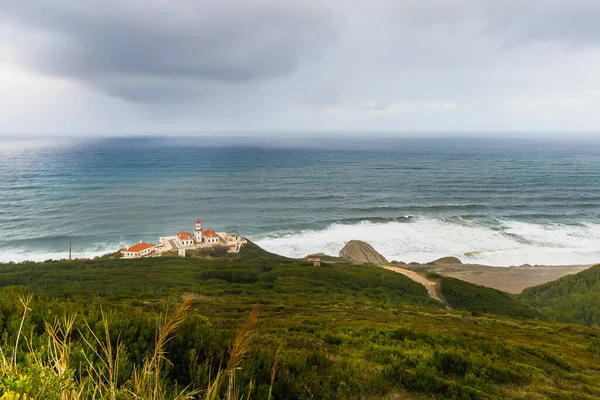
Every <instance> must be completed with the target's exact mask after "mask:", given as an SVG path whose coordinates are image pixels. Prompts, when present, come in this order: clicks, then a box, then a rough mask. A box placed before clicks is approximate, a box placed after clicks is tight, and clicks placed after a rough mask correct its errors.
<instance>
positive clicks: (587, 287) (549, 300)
mask: <svg viewBox="0 0 600 400" xmlns="http://www.w3.org/2000/svg"><path fill="white" fill-rule="evenodd" d="M519 299H520V300H521V301H522V302H523V303H526V304H529V305H531V306H533V307H536V308H538V309H540V310H542V312H544V313H545V314H547V315H548V316H550V317H552V318H553V319H555V320H557V321H562V322H577V323H581V324H586V325H594V324H596V325H600V265H596V266H595V267H591V268H589V269H587V270H585V271H581V272H579V273H577V274H575V275H567V276H565V277H562V278H560V279H558V280H556V281H553V282H548V283H545V284H543V285H539V286H534V287H531V288H527V289H525V290H524V291H523V292H522V293H521V295H520V296H519Z"/></svg>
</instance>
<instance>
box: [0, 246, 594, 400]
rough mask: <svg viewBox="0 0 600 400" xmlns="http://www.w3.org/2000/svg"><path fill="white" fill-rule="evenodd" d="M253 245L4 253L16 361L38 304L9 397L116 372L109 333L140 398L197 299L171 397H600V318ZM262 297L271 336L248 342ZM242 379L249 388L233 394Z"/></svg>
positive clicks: (7, 385)
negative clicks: (153, 254)
mask: <svg viewBox="0 0 600 400" xmlns="http://www.w3.org/2000/svg"><path fill="white" fill-rule="evenodd" d="M257 252H258V250H257ZM254 255H255V256H256V255H257V253H254ZM253 257H254V256H252V257H250V258H251V259H243V258H242V257H241V256H240V257H239V258H238V257H237V256H236V255H234V256H231V257H229V256H228V257H224V258H215V259H203V258H193V257H192V258H180V257H173V258H169V257H160V258H148V259H140V260H123V259H121V260H112V259H103V260H97V261H82V260H76V261H72V262H47V263H23V264H10V265H9V264H7V265H0V283H1V284H2V285H3V286H4V288H3V289H2V290H0V337H1V338H2V340H1V342H0V348H1V349H2V352H3V354H5V355H6V356H7V357H8V358H9V359H10V356H11V355H12V348H13V347H14V346H15V338H16V337H17V335H18V332H19V329H20V321H21V316H22V311H23V310H22V307H21V306H20V305H19V302H18V298H19V296H23V294H24V293H27V292H31V293H33V294H34V298H33V301H32V306H31V308H32V310H31V311H30V312H29V314H28V317H27V319H26V320H25V322H24V324H23V328H22V331H23V335H24V337H27V338H28V339H27V340H26V341H25V340H21V341H20V342H19V344H18V346H17V347H18V352H17V357H16V358H17V359H16V363H17V365H18V368H17V370H16V372H15V371H9V370H5V371H4V372H2V374H0V398H1V397H2V396H3V395H4V396H6V398H10V397H9V396H13V394H19V393H21V394H23V393H29V394H31V393H33V392H32V390H33V389H32V388H34V387H44V388H48V389H47V397H43V396H41V395H40V396H38V397H36V396H31V395H30V398H47V399H54V398H57V397H56V393H58V391H60V390H64V389H60V388H64V387H66V386H65V385H67V386H68V384H70V383H72V382H83V381H84V380H85V379H86V378H87V377H89V376H94V375H92V374H91V372H90V371H89V370H88V369H86V368H81V365H86V362H87V361H86V359H89V360H90V361H91V362H92V364H93V365H94V366H96V367H98V368H99V370H102V371H104V370H105V368H106V367H105V366H104V364H103V361H102V360H103V357H102V354H103V353H102V349H103V347H102V345H101V344H102V343H104V344H105V345H104V346H105V348H106V344H107V343H111V348H112V349H113V350H112V351H111V353H112V354H113V355H114V359H115V365H118V368H117V369H116V370H117V372H116V373H115V375H114V376H115V378H114V379H115V385H116V387H117V388H118V389H120V390H121V389H122V391H121V392H119V393H118V395H119V396H122V397H120V398H126V397H124V396H126V395H127V393H126V392H125V389H127V390H130V391H131V390H133V382H136V380H135V379H134V378H135V376H136V371H137V373H138V375H137V376H138V378H139V377H140V375H139V372H140V371H141V368H142V367H143V366H144V365H145V363H146V362H147V360H152V359H153V357H152V355H153V354H155V348H156V337H157V330H156V326H157V318H156V316H157V314H159V313H160V312H161V311H164V310H165V308H166V307H167V304H166V303H165V302H167V303H170V304H171V305H173V304H179V303H180V302H181V299H182V298H184V297H185V298H188V297H189V296H191V297H190V299H191V304H190V307H191V309H190V311H189V312H188V313H187V314H186V317H185V319H182V320H181V321H180V323H178V326H177V328H176V329H175V330H174V331H173V333H172V335H171V336H170V337H171V338H172V339H171V340H169V341H167V342H166V343H165V344H164V347H163V349H164V357H165V358H166V359H168V360H169V362H166V361H165V362H162V363H161V367H160V374H158V375H157V374H150V375H151V379H152V381H151V383H157V382H158V383H159V387H160V388H161V390H162V393H165V395H164V398H174V396H175V394H176V393H179V392H180V391H181V390H183V389H184V388H186V387H187V388H188V390H189V391H190V392H193V393H195V394H194V395H193V396H192V398H197V399H203V398H204V397H203V396H205V395H206V394H207V392H206V389H207V388H209V387H211V385H212V384H214V382H216V381H217V380H218V381H219V382H221V383H219V385H218V386H219V388H218V389H219V390H220V392H219V393H220V395H221V398H241V397H242V395H243V396H244V398H246V396H247V394H248V393H251V396H250V397H251V398H255V399H267V398H269V396H271V398H272V399H290V398H291V399H348V398H354V399H360V398H369V399H371V398H372V399H384V398H418V399H426V398H427V399H429V398H431V399H433V398H435V399H445V398H446V399H482V398H485V399H488V398H490V399H493V398H497V399H500V398H516V399H534V398H556V399H558V398H580V399H593V398H599V397H600V368H599V367H598V359H599V356H598V353H599V351H600V350H598V349H599V348H600V345H599V343H600V332H599V331H598V330H597V329H594V328H589V327H584V326H578V325H562V324H557V323H553V322H548V321H545V320H542V319H537V320H536V319H535V318H536V317H539V314H537V313H534V314H530V310H531V309H529V308H527V307H523V306H520V305H519V304H518V303H516V302H515V300H514V299H513V298H511V297H510V296H507V295H506V294H503V293H501V292H497V291H492V292H488V291H487V290H483V289H485V288H483V289H482V288H481V287H478V286H475V285H470V284H467V285H462V286H461V285H460V281H459V282H458V283H456V284H455V285H454V286H452V284H453V283H454V282H452V281H450V285H451V286H450V288H451V289H452V290H450V291H449V292H448V293H447V292H446V291H444V284H446V283H447V282H448V281H446V280H445V278H444V281H443V282H442V291H443V295H444V297H446V300H448V302H449V303H450V304H451V305H452V307H453V308H455V309H457V310H466V311H472V312H474V313H475V314H477V312H480V313H485V315H482V316H477V315H470V314H467V313H465V312H461V311H452V310H446V309H445V308H443V307H442V306H441V304H440V303H439V302H437V301H434V300H432V299H430V298H429V297H428V295H427V292H426V290H425V288H424V287H423V286H421V285H419V284H417V283H415V282H413V281H411V280H410V279H408V278H406V277H404V276H403V275H401V274H397V273H394V272H391V271H387V270H384V269H381V268H378V267H375V266H358V265H350V264H335V265H328V266H324V267H312V266H307V265H306V263H304V262H301V261H294V260H289V259H285V258H274V259H268V258H267V259H265V258H260V257H258V258H253ZM261 257H263V256H261ZM446 289H448V286H446ZM456 291H458V292H462V294H461V293H458V294H455V292H456ZM469 296H470V297H469ZM165 299H168V300H165ZM470 299H471V300H472V301H473V305H474V307H471V308H469V306H468V304H465V303H468V301H470ZM254 304H257V305H258V319H257V320H256V326H255V327H254V328H253V332H255V334H252V335H250V334H249V335H247V336H244V337H247V338H251V340H241V339H236V338H239V337H240V330H238V328H239V327H240V326H242V325H243V321H244V320H246V319H247V316H248V313H249V312H250V310H251V309H252V308H253V305H254ZM100 305H102V309H103V311H101V308H100ZM171 308H172V307H171ZM493 313H496V314H497V315H494V314H493ZM507 315H508V316H507ZM512 315H514V316H517V317H519V318H513V317H512ZM65 317H67V318H69V317H72V318H73V326H72V329H71V334H70V339H69V354H70V357H69V362H68V369H67V371H68V373H65V374H63V375H60V376H59V375H57V374H56V370H55V369H54V367H52V365H48V364H43V363H42V364H39V363H37V362H35V360H36V359H48V357H47V349H48V346H47V344H48V339H49V336H48V335H49V334H48V324H50V326H53V324H54V321H55V320H58V321H63V320H65ZM530 317H533V319H527V318H530ZM86 322H87V323H86ZM88 325H89V328H88ZM59 326H62V325H59ZM247 331H248V330H247ZM92 332H94V333H95V334H96V336H97V338H98V340H96V339H95V338H94V336H93V335H92ZM248 332H249V331H248ZM58 336H59V337H61V335H58ZM236 340H237V342H238V343H239V345H238V346H237V349H238V350H239V349H240V348H242V349H246V353H245V355H244V356H243V357H239V354H240V352H239V351H234V346H232V344H233V343H235V342H236ZM86 342H89V343H90V344H92V347H91V348H90V346H89V345H88V344H86ZM278 349H281V351H279V350H278ZM94 350H95V351H94ZM235 354H238V356H237V357H233V356H234V355H235ZM86 357H87V358H86ZM0 358H1V357H0ZM232 358H233V359H236V360H238V361H236V363H234V364H232V365H231V368H228V366H229V360H231V359H232ZM151 364H152V365H154V364H153V363H151ZM40 365H43V367H40ZM274 365H276V366H277V367H276V369H275V373H273V366H274ZM219 371H221V372H220V375H219ZM224 371H230V372H229V373H228V375H227V376H225V375H224V373H225V372H224ZM142 376H145V375H142ZM229 377H233V378H234V379H235V385H234V387H235V390H233V392H235V393H236V395H235V396H233V395H232V396H228V395H227V394H226V393H227V391H228V384H227V382H228V379H229ZM138 382H139V383H140V384H141V383H143V381H141V380H140V379H138ZM146 386H151V385H146ZM45 390H46V389H45ZM197 390H201V391H202V392H195V391H197ZM53 393H54V394H53ZM212 393H214V392H212ZM44 396H46V394H45V395H44ZM53 396H54V397H53ZM13 398H17V397H13ZM65 398H69V397H65ZM96 398H108V397H101V396H96ZM116 398H119V397H118V396H117V397H116Z"/></svg>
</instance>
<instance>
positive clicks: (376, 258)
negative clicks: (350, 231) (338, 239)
mask: <svg viewBox="0 0 600 400" xmlns="http://www.w3.org/2000/svg"><path fill="white" fill-rule="evenodd" d="M340 257H342V258H345V259H346V260H349V261H352V262H354V263H358V264H387V260H386V259H385V257H384V256H382V255H381V254H379V253H378V252H377V251H376V250H375V249H374V248H373V246H371V245H370V244H369V243H367V242H363V241H362V240H351V241H349V242H348V243H346V245H345V246H344V248H343V249H342V250H341V251H340Z"/></svg>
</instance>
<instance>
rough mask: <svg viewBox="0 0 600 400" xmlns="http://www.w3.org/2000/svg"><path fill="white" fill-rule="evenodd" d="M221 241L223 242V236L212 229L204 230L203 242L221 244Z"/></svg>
mask: <svg viewBox="0 0 600 400" xmlns="http://www.w3.org/2000/svg"><path fill="white" fill-rule="evenodd" d="M220 242H221V238H220V237H219V235H217V234H216V233H215V231H213V230H212V229H205V230H204V231H203V232H202V243H207V244H213V245H214V244H219V243H220Z"/></svg>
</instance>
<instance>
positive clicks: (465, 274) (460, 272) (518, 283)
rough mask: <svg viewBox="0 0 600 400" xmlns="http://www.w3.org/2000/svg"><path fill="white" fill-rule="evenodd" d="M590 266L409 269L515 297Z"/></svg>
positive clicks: (412, 266) (473, 266)
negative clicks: (472, 284) (433, 273)
mask: <svg viewBox="0 0 600 400" xmlns="http://www.w3.org/2000/svg"><path fill="white" fill-rule="evenodd" d="M591 266H592V265H560V266H555V265H523V266H519V267H490V266H486V265H477V264H455V265H425V264H419V265H409V266H407V267H408V268H410V269H412V270H415V271H421V272H435V273H438V274H440V275H443V276H449V277H452V278H457V279H461V280H463V281H467V282H471V283H475V284H477V285H482V286H487V287H491V288H494V289H498V290H502V291H504V292H508V293H514V294H518V293H521V292H522V291H523V289H525V288H528V287H531V286H537V285H541V284H543V283H546V282H550V281H553V280H556V279H559V278H562V277H563V276H566V275H570V274H576V273H578V272H581V271H583V270H586V269H588V268H590V267H591Z"/></svg>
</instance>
